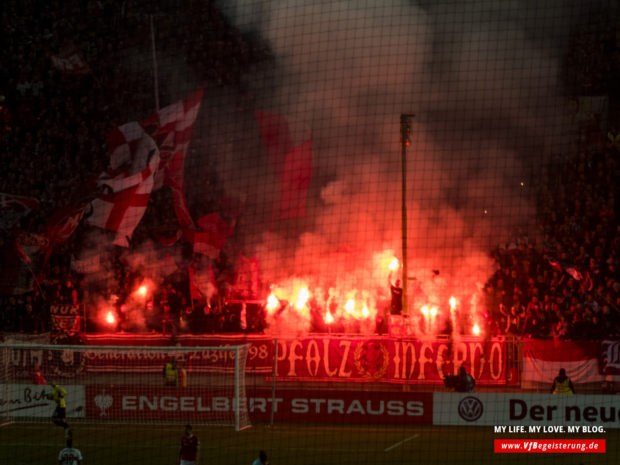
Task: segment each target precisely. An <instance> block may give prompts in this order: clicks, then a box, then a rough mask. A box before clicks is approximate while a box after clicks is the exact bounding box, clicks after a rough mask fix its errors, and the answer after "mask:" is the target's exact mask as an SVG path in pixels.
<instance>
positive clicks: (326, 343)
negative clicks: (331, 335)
mask: <svg viewBox="0 0 620 465" xmlns="http://www.w3.org/2000/svg"><path fill="white" fill-rule="evenodd" d="M323 353H325V354H329V339H327V338H326V339H323ZM323 367H324V368H325V374H326V375H327V376H329V377H330V378H331V377H333V376H335V375H336V373H338V369H337V368H334V369H333V370H330V369H329V357H323Z"/></svg>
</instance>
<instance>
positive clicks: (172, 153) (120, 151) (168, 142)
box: [107, 87, 204, 228]
mask: <svg viewBox="0 0 620 465" xmlns="http://www.w3.org/2000/svg"><path fill="white" fill-rule="evenodd" d="M203 93H204V88H203V87H201V88H200V89H198V90H197V91H196V92H194V93H193V94H191V95H189V96H188V97H187V98H185V99H184V100H181V101H179V102H176V103H173V104H172V105H169V106H167V107H164V108H162V109H161V110H159V111H157V112H156V113H153V114H152V115H151V116H149V117H148V118H146V119H144V120H143V121H140V122H137V121H133V122H130V123H127V124H124V125H122V126H119V127H118V128H115V129H113V130H112V131H111V132H110V133H109V134H108V138H107V143H108V148H109V150H110V168H111V170H112V172H115V171H116V170H120V169H123V168H126V167H129V166H131V167H132V168H135V166H137V165H138V166H139V165H140V164H141V163H142V160H139V159H136V154H140V153H143V152H141V151H140V150H138V145H139V144H141V143H143V140H144V137H143V135H144V134H148V135H149V136H150V137H151V138H152V139H153V140H154V141H155V144H156V146H157V148H158V149H159V157H160V162H159V167H158V169H157V171H156V173H155V177H154V180H153V190H157V189H159V188H161V187H162V186H169V187H170V188H171V189H172V193H173V199H174V209H175V213H176V215H177V218H178V220H179V223H180V225H181V227H183V228H187V227H193V226H194V223H193V221H192V218H191V215H190V214H189V210H188V208H187V201H186V199H185V180H184V173H185V156H186V154H187V148H188V146H189V143H190V140H191V135H192V130H193V128H194V123H195V122H196V117H197V116H198V111H199V110H200V104H201V102H202V96H203ZM134 172H135V171H134Z"/></svg>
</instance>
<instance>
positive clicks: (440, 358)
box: [435, 344, 450, 379]
mask: <svg viewBox="0 0 620 465" xmlns="http://www.w3.org/2000/svg"><path fill="white" fill-rule="evenodd" d="M447 351H448V346H447V345H446V344H439V346H438V347H437V362H436V363H435V366H436V367H437V373H439V377H440V378H442V379H443V378H444V377H445V376H446V375H447V374H450V373H444V372H443V364H444V362H445V357H444V354H445V353H446V352H447Z"/></svg>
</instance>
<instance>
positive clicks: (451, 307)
mask: <svg viewBox="0 0 620 465" xmlns="http://www.w3.org/2000/svg"><path fill="white" fill-rule="evenodd" d="M454 307H456V299H455V298H454V297H450V309H451V310H454Z"/></svg>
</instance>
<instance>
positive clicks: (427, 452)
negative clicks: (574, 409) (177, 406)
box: [0, 424, 620, 465]
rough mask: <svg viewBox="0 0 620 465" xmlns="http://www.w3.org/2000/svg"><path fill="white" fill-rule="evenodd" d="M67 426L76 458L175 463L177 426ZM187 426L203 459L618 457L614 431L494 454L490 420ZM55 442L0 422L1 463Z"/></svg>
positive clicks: (57, 440) (58, 433)
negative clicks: (600, 450) (587, 441)
mask: <svg viewBox="0 0 620 465" xmlns="http://www.w3.org/2000/svg"><path fill="white" fill-rule="evenodd" d="M73 429H74V446H75V447H77V448H79V449H80V450H81V451H82V454H83V456H84V462H83V465H120V464H128V465H129V464H130V465H178V463H179V462H178V447H179V440H180V438H181V435H182V433H183V427H182V425H179V426H136V425H115V424H105V425H103V424H99V425H95V424H76V425H74V427H73ZM194 433H195V434H196V435H197V436H198V437H199V439H200V442H201V454H200V461H199V463H200V464H202V465H212V464H220V465H237V464H239V465H250V464H251V463H252V461H253V460H254V459H255V458H256V456H257V454H258V450H259V449H264V450H266V451H267V453H268V455H269V459H270V462H271V464H272V465H311V464H312V465H325V464H334V465H341V464H343V465H344V464H352V465H353V464H356V465H359V464H373V465H374V464H386V465H392V464H393V465H396V464H424V465H430V464H476V465H480V464H515V465H516V464H519V465H521V464H524V463H528V464H562V465H571V464H575V465H577V464H580V463H583V464H584V465H593V464H610V465H611V464H618V463H620V431H619V430H609V431H608V432H607V433H606V434H604V435H601V434H598V435H591V436H589V437H590V438H597V439H606V440H607V453H605V454H494V453H493V439H495V438H499V437H500V436H499V435H497V434H495V433H493V428H491V427H484V428H483V427H471V428H462V427H430V426H423V427H420V426H411V427H380V426H346V425H344V426H325V425H316V426H314V425H276V426H274V427H268V426H263V425H255V426H253V427H252V428H249V429H247V430H244V431H241V432H238V433H236V432H234V431H233V430H232V429H231V428H225V427H217V428H214V427H201V426H195V427H194ZM502 437H506V438H509V437H511V438H527V437H528V436H525V435H522V436H515V435H510V436H502ZM529 437H531V436H529ZM538 437H539V438H549V437H550V436H548V435H539V436H538ZM556 437H562V438H569V436H566V435H565V436H556ZM570 437H571V438H572V437H573V436H570ZM583 437H586V436H584V435H581V436H579V438H583ZM62 447H64V437H63V430H62V429H61V428H59V427H56V426H54V425H51V424H49V425H48V424H10V425H6V426H3V427H1V428H0V463H6V464H7V465H52V464H56V463H58V462H57V456H58V452H59V451H60V449H61V448H62Z"/></svg>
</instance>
